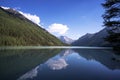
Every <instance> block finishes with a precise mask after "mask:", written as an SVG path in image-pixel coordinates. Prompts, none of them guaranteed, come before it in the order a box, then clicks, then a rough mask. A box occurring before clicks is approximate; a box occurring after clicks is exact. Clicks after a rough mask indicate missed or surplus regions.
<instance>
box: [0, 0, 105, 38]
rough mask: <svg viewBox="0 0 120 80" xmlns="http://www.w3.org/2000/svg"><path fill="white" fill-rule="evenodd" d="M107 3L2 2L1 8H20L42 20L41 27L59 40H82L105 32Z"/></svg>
mask: <svg viewBox="0 0 120 80" xmlns="http://www.w3.org/2000/svg"><path fill="white" fill-rule="evenodd" d="M103 2H104V0H0V6H5V7H11V8H16V9H17V10H20V11H22V12H24V13H29V14H32V15H36V16H37V17H39V18H40V23H39V24H40V25H42V26H43V27H44V28H45V29H47V30H48V31H49V32H51V33H52V34H54V35H56V36H60V35H66V36H68V37H70V38H72V39H78V38H79V37H80V36H82V35H84V34H86V33H95V32H98V31H99V30H101V29H103V28H104V27H102V25H103V19H102V17H101V15H102V14H103V13H104V9H103V8H102V6H101V3H103Z"/></svg>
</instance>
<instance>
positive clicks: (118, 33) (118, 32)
mask: <svg viewBox="0 0 120 80" xmlns="http://www.w3.org/2000/svg"><path fill="white" fill-rule="evenodd" d="M102 6H103V7H104V9H105V13H104V14H103V15H102V17H103V19H104V26H105V27H106V28H107V31H108V33H109V36H107V38H106V40H107V41H108V42H109V43H110V44H111V45H112V46H113V47H114V49H117V50H120V0H105V3H103V4H102Z"/></svg>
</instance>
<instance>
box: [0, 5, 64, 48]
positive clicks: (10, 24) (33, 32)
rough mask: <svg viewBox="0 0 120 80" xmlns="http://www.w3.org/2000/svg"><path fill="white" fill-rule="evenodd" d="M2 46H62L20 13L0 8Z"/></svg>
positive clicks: (57, 40)
mask: <svg viewBox="0 0 120 80" xmlns="http://www.w3.org/2000/svg"><path fill="white" fill-rule="evenodd" d="M0 14H1V15H0V36H1V38H0V46H31V45H32V46H33V45H34V46H37V45H40V46H62V45H64V43H62V42H61V41H60V40H59V39H57V38H56V37H55V36H53V35H52V34H50V33H49V32H48V31H46V30H45V29H43V28H41V27H40V26H38V25H37V24H35V23H33V22H32V21H30V20H28V19H27V18H26V17H24V16H23V15H22V14H20V13H19V12H18V11H15V10H13V9H9V10H5V9H3V8H2V7H0Z"/></svg>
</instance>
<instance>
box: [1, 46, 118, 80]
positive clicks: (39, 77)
mask: <svg viewBox="0 0 120 80" xmlns="http://www.w3.org/2000/svg"><path fill="white" fill-rule="evenodd" d="M8 52H9V53H13V52H14V53H13V54H14V55H12V56H11V57H8ZM15 53H19V54H17V55H16V54H15ZM20 53H21V54H22V55H21V57H20ZM2 54H4V55H2ZM5 54H6V55H5ZM6 56H7V57H6ZM5 57H6V58H5ZM9 58H10V59H9ZM3 59H4V60H3ZM11 59H13V60H12V61H10V62H11V63H9V61H8V60H11ZM15 60H16V62H15ZM20 60H21V61H22V60H24V62H20ZM41 60H42V61H41ZM119 60H120V56H119V55H115V54H114V52H113V51H112V50H110V49H108V50H105V49H78V48H77V49H33V50H29V49H28V50H20V51H19V50H17V51H14V50H10V51H9V50H5V51H2V53H1V56H0V62H1V63H0V65H2V67H0V69H4V70H5V72H3V73H4V74H2V73H1V72H0V75H1V74H2V75H1V76H2V78H0V80H10V79H12V80H16V79H17V80H120V76H119V75H120V61H119ZM3 62H7V63H8V64H3ZM12 62H14V64H12ZM18 63H20V64H19V65H21V67H17V66H19V65H18ZM7 65H8V66H9V69H11V73H12V74H11V75H10V72H9V73H7V71H9V70H8V69H6V67H5V68H4V66H7ZM11 65H15V66H16V68H15V67H14V69H15V70H14V69H13V68H11V67H12V66H11ZM27 65H29V66H31V67H30V68H29V66H27ZM26 66H27V67H26ZM17 69H18V70H17ZM13 70H14V72H12V71H13ZM5 73H7V74H5ZM15 73H19V74H17V75H16V74H15ZM9 75H10V76H9ZM4 76H8V78H5V77H4Z"/></svg>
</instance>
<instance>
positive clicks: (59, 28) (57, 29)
mask: <svg viewBox="0 0 120 80" xmlns="http://www.w3.org/2000/svg"><path fill="white" fill-rule="evenodd" d="M68 29H69V28H68V26H67V25H63V24H57V23H54V24H51V25H50V26H49V27H48V29H47V30H48V31H49V32H50V33H57V34H60V35H63V34H65V33H66V32H67V31H68Z"/></svg>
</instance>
